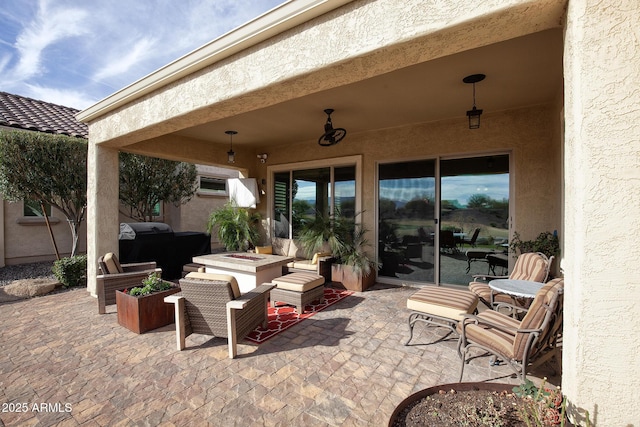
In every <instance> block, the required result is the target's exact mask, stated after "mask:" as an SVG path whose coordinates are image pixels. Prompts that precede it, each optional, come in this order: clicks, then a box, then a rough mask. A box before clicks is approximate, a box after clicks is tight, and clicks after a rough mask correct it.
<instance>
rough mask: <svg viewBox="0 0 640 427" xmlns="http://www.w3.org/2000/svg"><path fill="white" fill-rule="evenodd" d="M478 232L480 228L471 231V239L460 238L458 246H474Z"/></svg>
mask: <svg viewBox="0 0 640 427" xmlns="http://www.w3.org/2000/svg"><path fill="white" fill-rule="evenodd" d="M479 234H480V229H479V228H476V229H475V230H474V231H473V235H472V236H471V239H462V240H460V247H461V248H462V247H463V246H464V245H469V246H471V247H472V248H475V247H476V241H477V240H478V235H479Z"/></svg>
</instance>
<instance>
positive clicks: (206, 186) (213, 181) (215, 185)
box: [198, 176, 227, 196]
mask: <svg viewBox="0 0 640 427" xmlns="http://www.w3.org/2000/svg"><path fill="white" fill-rule="evenodd" d="M198 194H205V195H212V196H226V195H227V179H226V178H215V177H212V176H200V188H199V189H198Z"/></svg>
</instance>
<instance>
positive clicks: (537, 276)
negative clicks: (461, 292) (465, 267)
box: [469, 252, 553, 308]
mask: <svg viewBox="0 0 640 427" xmlns="http://www.w3.org/2000/svg"><path fill="white" fill-rule="evenodd" d="M552 262H553V257H551V258H547V256H546V255H545V254H543V253H541V252H527V253H524V254H521V255H520V256H519V257H518V259H517V260H516V263H515V265H514V266H513V271H512V272H511V274H510V275H509V276H490V275H485V274H482V275H478V274H476V275H474V276H473V281H471V282H470V283H469V290H470V291H471V292H473V293H474V294H476V295H478V298H480V301H482V302H483V303H484V304H486V305H487V306H488V307H490V308H494V306H495V304H497V303H508V304H514V305H516V301H515V299H514V298H512V297H511V296H509V295H506V294H496V293H495V292H494V291H492V289H491V288H490V287H489V285H488V282H489V281H491V280H493V279H507V278H509V279H516V280H531V281H533V282H541V283H545V282H546V281H547V279H548V277H549V271H550V270H551V263H552Z"/></svg>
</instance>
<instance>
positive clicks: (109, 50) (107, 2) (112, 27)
mask: <svg viewBox="0 0 640 427" xmlns="http://www.w3.org/2000/svg"><path fill="white" fill-rule="evenodd" d="M282 3H285V1H284V0H208V1H202V0H200V1H198V0H93V1H87V0H2V3H1V5H2V7H1V8H0V91H4V92H8V93H12V94H16V95H22V96H26V97H29V98H34V99H38V100H43V101H47V102H52V103H55V104H60V105H64V106H67V107H73V108H77V109H84V108H87V107H89V106H90V105H92V104H94V103H96V102H97V101H99V100H101V99H103V98H105V97H107V96H109V95H111V94H112V93H114V92H116V91H118V90H120V89H122V88H123V87H125V86H128V85H129V84H131V83H133V82H135V81H136V80H138V79H140V78H142V77H144V76H146V75H147V74H149V73H151V72H153V71H155V70H157V69H158V68H160V67H162V66H164V65H166V64H168V63H169V62H171V61H173V60H175V59H178V58H179V57H181V56H183V55H185V54H187V53H189V52H190V51H192V50H194V49H196V48H198V47H200V46H202V45H204V44H205V43H207V42H209V41H211V40H213V39H215V38H217V37H219V36H221V35H223V34H225V33H227V32H228V31H230V30H232V29H234V28H236V27H238V26H240V25H242V24H244V23H246V22H248V21H250V20H252V19H253V18H255V17H257V16H259V15H261V14H263V13H264V12H266V11H268V10H270V9H272V8H274V7H275V6H277V5H279V4H282Z"/></svg>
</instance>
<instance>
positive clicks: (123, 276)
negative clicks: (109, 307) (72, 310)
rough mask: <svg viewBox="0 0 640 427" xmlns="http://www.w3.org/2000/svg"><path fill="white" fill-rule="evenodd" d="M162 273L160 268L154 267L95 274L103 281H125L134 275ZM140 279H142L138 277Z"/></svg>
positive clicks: (144, 275)
mask: <svg viewBox="0 0 640 427" xmlns="http://www.w3.org/2000/svg"><path fill="white" fill-rule="evenodd" d="M154 272H155V273H162V269H160V268H156V269H151V270H149V269H147V270H140V271H128V272H125V273H115V274H99V275H98V276H97V278H98V279H101V280H104V282H105V283H108V282H117V281H127V280H129V281H130V280H131V279H135V278H136V277H141V278H144V277H147V276H148V275H149V274H150V273H154ZM140 280H142V279H140Z"/></svg>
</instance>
